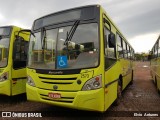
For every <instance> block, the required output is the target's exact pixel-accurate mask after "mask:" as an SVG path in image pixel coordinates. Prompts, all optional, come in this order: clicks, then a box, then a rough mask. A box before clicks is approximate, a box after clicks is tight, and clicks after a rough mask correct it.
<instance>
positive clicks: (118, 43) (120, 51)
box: [117, 34, 123, 58]
mask: <svg viewBox="0 0 160 120" xmlns="http://www.w3.org/2000/svg"><path fill="white" fill-rule="evenodd" d="M117 51H118V57H119V58H122V57H123V48H122V38H121V37H120V36H119V35H118V34H117Z"/></svg>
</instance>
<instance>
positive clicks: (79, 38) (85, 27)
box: [28, 23, 99, 70]
mask: <svg viewBox="0 0 160 120" xmlns="http://www.w3.org/2000/svg"><path fill="white" fill-rule="evenodd" d="M71 27H72V26H67V27H61V28H56V29H49V30H47V29H46V30H45V37H44V40H43V41H41V33H40V32H37V33H35V37H34V36H31V39H30V45H29V60H28V66H29V67H31V68H36V69H50V70H55V69H78V68H89V67H96V66H97V65H98V63H99V62H98V60H99V42H98V24H96V23H90V24H79V25H78V27H77V29H76V31H75V32H74V35H73V37H72V39H71V40H70V41H68V42H67V43H66V37H67V34H68V33H69V31H70V29H71ZM42 46H43V47H42Z"/></svg>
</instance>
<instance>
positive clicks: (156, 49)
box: [154, 43, 158, 58]
mask: <svg viewBox="0 0 160 120" xmlns="http://www.w3.org/2000/svg"><path fill="white" fill-rule="evenodd" d="M157 53H158V43H156V44H155V46H154V57H155V58H156V57H157Z"/></svg>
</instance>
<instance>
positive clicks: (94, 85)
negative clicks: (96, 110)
mask: <svg viewBox="0 0 160 120" xmlns="http://www.w3.org/2000/svg"><path fill="white" fill-rule="evenodd" d="M101 87H102V76H101V75H99V76H96V77H94V78H92V79H90V80H88V81H87V82H86V83H85V84H84V86H83V88H82V90H83V91H86V90H95V89H98V88H101Z"/></svg>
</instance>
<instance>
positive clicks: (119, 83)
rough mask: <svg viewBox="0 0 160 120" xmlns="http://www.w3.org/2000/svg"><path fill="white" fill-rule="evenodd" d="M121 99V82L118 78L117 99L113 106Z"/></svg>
mask: <svg viewBox="0 0 160 120" xmlns="http://www.w3.org/2000/svg"><path fill="white" fill-rule="evenodd" d="M121 99H122V82H121V81H120V80H118V85H117V99H116V100H115V102H114V105H115V106H118V105H119V104H120V102H121Z"/></svg>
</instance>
